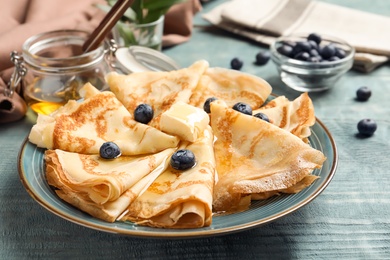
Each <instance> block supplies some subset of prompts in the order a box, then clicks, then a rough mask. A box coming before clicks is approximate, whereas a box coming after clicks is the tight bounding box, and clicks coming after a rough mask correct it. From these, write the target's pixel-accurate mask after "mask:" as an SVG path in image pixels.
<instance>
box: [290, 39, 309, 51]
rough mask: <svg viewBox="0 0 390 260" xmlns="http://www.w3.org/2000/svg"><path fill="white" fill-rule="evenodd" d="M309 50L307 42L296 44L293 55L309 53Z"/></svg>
mask: <svg viewBox="0 0 390 260" xmlns="http://www.w3.org/2000/svg"><path fill="white" fill-rule="evenodd" d="M310 50H311V46H310V43H309V42H307V41H300V42H297V44H296V45H295V47H294V48H293V53H294V54H298V53H300V52H309V51H310Z"/></svg>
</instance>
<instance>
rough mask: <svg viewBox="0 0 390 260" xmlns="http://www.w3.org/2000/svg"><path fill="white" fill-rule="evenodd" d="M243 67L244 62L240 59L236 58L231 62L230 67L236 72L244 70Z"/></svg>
mask: <svg viewBox="0 0 390 260" xmlns="http://www.w3.org/2000/svg"><path fill="white" fill-rule="evenodd" d="M242 65H244V62H243V61H242V60H240V59H239V58H234V59H232V60H231V61H230V66H231V68H232V69H234V70H240V69H241V68H242Z"/></svg>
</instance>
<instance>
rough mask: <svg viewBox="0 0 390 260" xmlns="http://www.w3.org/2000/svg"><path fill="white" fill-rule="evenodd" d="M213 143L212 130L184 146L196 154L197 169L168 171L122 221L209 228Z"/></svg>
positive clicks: (173, 226)
mask: <svg viewBox="0 0 390 260" xmlns="http://www.w3.org/2000/svg"><path fill="white" fill-rule="evenodd" d="M213 139H214V136H213V134H212V131H211V127H210V126H208V127H207V128H206V129H205V130H204V132H203V135H202V136H201V137H200V138H199V139H197V140H196V141H195V142H193V143H186V144H183V145H181V147H180V148H182V149H184V148H185V149H189V150H191V151H192V152H193V153H194V155H195V158H196V165H195V166H194V167H193V168H191V169H188V170H185V171H179V170H175V169H173V168H172V167H168V168H167V169H166V170H165V171H164V172H163V173H162V174H161V175H160V176H159V177H158V178H157V179H156V180H155V181H154V182H153V183H152V185H150V187H149V188H148V189H147V190H146V191H145V192H144V193H143V194H142V195H141V196H139V197H138V198H137V199H136V200H135V201H134V202H133V203H131V204H130V206H129V208H128V210H127V212H125V214H124V215H123V217H122V218H121V220H130V221H133V222H135V223H137V224H139V225H148V226H152V227H163V228H197V227H203V226H209V225H210V224H211V217H212V192H213V185H214V171H215V161H214V151H213V145H212V144H213Z"/></svg>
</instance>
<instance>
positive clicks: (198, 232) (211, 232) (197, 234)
mask: <svg viewBox="0 0 390 260" xmlns="http://www.w3.org/2000/svg"><path fill="white" fill-rule="evenodd" d="M315 119H316V121H315V124H318V125H319V126H320V127H321V128H322V130H323V131H324V133H325V134H326V136H327V137H328V139H329V140H328V141H329V143H330V144H331V147H332V150H333V158H332V159H333V163H332V165H331V167H330V170H329V171H330V172H329V174H328V175H327V177H326V179H325V180H324V182H323V184H322V185H321V186H319V187H318V188H317V189H315V190H314V191H313V192H312V193H311V194H310V196H309V197H307V198H306V199H304V200H302V201H300V202H299V203H297V204H296V205H293V206H291V207H288V208H287V209H285V210H283V211H281V212H278V213H277V214H274V215H273V216H269V217H266V218H261V219H258V220H256V221H251V222H247V223H243V224H239V225H235V226H228V227H223V228H219V229H207V230H202V229H201V228H196V229H169V228H164V231H163V232H161V229H160V228H156V231H142V230H138V231H137V230H134V229H122V228H118V227H116V226H113V227H105V226H101V225H98V224H95V223H91V222H89V221H88V220H80V219H77V218H76V217H73V218H72V217H70V216H68V215H66V214H64V213H62V212H60V211H59V210H57V209H56V207H54V206H52V205H51V204H49V203H47V202H46V201H44V200H41V199H40V198H39V196H38V195H37V194H36V191H34V190H33V189H32V188H31V186H30V185H29V183H28V182H27V181H26V180H25V179H24V177H23V175H24V174H25V172H24V169H23V167H22V163H23V154H24V151H25V149H26V147H27V143H28V142H29V140H28V135H27V136H26V138H25V140H24V141H23V143H22V145H21V148H20V150H19V153H18V172H19V179H20V180H21V182H22V184H23V186H24V188H25V189H26V191H27V192H28V193H29V195H30V196H31V197H32V198H33V199H34V200H35V201H36V202H38V204H40V205H41V206H42V207H44V208H45V209H46V210H48V211H49V212H51V213H53V214H54V215H57V216H59V217H61V218H62V219H65V220H67V221H70V222H72V223H75V224H78V225H81V226H84V227H87V228H90V229H94V230H98V231H103V232H107V233H114V234H120V235H128V236H133V237H144V238H201V237H210V236H220V235H226V234H232V233H237V232H242V231H245V230H249V229H252V228H255V227H260V226H262V225H265V224H269V223H271V222H272V221H275V220H277V219H279V218H282V217H285V216H287V215H289V214H291V213H293V212H295V211H297V210H298V209H300V208H302V207H304V206H306V205H307V204H309V203H310V202H312V201H313V200H314V199H315V198H317V197H318V196H319V195H320V194H321V193H322V192H323V191H324V190H325V189H326V187H327V186H328V185H329V183H330V182H331V181H332V179H333V177H334V175H335V172H336V169H337V166H338V149H337V146H336V142H335V140H334V138H333V136H332V134H331V133H330V131H329V129H328V128H327V127H326V126H325V125H324V123H323V122H322V121H321V120H319V119H318V118H317V117H315ZM41 149H43V148H41ZM58 199H59V201H60V202H62V203H66V202H64V201H62V200H61V199H60V198H58ZM114 223H115V222H114ZM211 226H212V224H211ZM169 230H171V231H169ZM178 231H182V232H178Z"/></svg>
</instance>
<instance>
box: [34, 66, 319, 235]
mask: <svg viewBox="0 0 390 260" xmlns="http://www.w3.org/2000/svg"><path fill="white" fill-rule="evenodd" d="M106 80H107V83H108V85H109V86H110V89H111V91H105V92H99V91H97V90H96V89H95V88H94V87H93V86H92V85H90V84H86V85H85V86H84V87H83V89H82V90H81V94H82V96H83V98H84V99H83V100H82V101H79V102H76V101H69V102H68V103H67V104H66V105H64V106H63V107H62V108H60V109H59V110H57V111H56V112H54V113H53V114H51V115H48V116H46V115H39V116H38V120H37V123H36V125H34V126H33V128H32V130H31V133H30V136H29V140H30V142H32V143H34V144H36V145H37V146H39V147H44V148H46V149H47V150H46V153H45V160H46V177H47V181H48V183H49V184H50V185H51V186H53V187H54V188H55V192H56V193H57V194H58V196H59V197H60V198H62V199H63V200H65V201H67V202H68V203H70V204H72V205H73V206H75V207H77V208H79V209H81V210H83V211H85V212H87V213H89V214H90V215H92V216H94V217H97V218H100V219H102V220H105V221H109V222H114V221H116V220H119V221H132V222H134V223H137V224H140V225H148V226H152V227H163V228H197V227H204V226H209V225H211V222H212V215H213V213H214V212H219V211H224V212H236V211H238V210H243V209H245V208H248V207H249V206H250V202H251V200H254V199H256V200H257V199H266V198H268V197H270V196H273V195H276V194H280V193H296V192H299V191H300V190H302V189H304V188H305V187H307V186H308V185H310V184H311V183H312V182H313V181H314V180H315V179H316V178H317V176H315V175H312V172H313V170H314V169H316V168H320V167H321V166H322V164H323V162H324V160H325V159H326V158H325V156H324V155H323V154H322V153H321V152H320V151H318V150H316V149H314V148H312V147H311V146H310V145H309V144H308V137H309V136H310V126H312V125H313V124H314V123H315V117H314V108H313V105H312V103H311V100H310V98H309V96H308V95H307V94H306V93H304V94H302V95H301V96H300V97H298V98H297V99H295V100H294V101H289V100H288V99H286V98H285V97H283V96H281V97H277V98H275V99H273V100H272V101H270V102H268V103H266V100H267V98H268V97H269V95H270V94H271V91H272V88H271V86H270V85H269V84H268V83H267V82H265V81H264V80H262V79H260V78H258V77H256V76H253V75H248V74H245V73H242V72H239V71H233V70H229V69H223V68H210V67H209V64H208V63H207V62H206V61H197V62H195V63H194V64H193V65H191V66H190V67H188V68H183V69H180V70H177V71H171V72H139V73H133V74H130V75H119V74H117V73H110V74H109V75H107V78H106ZM209 97H216V98H217V100H216V101H214V102H212V103H211V113H210V114H207V113H206V112H204V110H203V104H204V102H205V101H206V99H207V98H209ZM237 102H244V103H247V104H249V105H250V106H251V107H252V109H253V110H254V113H257V112H262V113H265V114H266V115H268V117H269V119H270V122H269V123H268V122H266V121H263V120H261V119H259V118H256V117H254V116H250V115H245V114H242V113H240V112H238V111H235V110H233V109H232V108H231V107H232V106H233V105H234V104H235V103H237ZM143 103H146V104H149V105H151V106H152V108H153V110H154V118H153V119H152V121H151V122H149V123H148V124H142V123H138V122H136V121H135V120H134V118H133V117H134V116H133V112H134V109H135V108H136V107H137V106H138V105H139V104H143ZM107 141H111V142H115V143H116V144H117V145H118V146H119V148H120V149H121V152H122V154H121V156H120V157H118V158H116V159H111V160H107V159H103V158H101V157H100V156H99V148H100V146H101V145H102V144H103V143H104V142H107ZM178 149H189V150H191V151H192V152H193V153H194V154H195V158H196V164H195V166H194V167H192V168H190V169H188V170H184V171H179V170H175V169H173V168H172V167H171V166H170V164H169V160H170V157H171V155H172V154H173V153H174V152H175V151H176V150H178Z"/></svg>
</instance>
